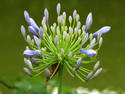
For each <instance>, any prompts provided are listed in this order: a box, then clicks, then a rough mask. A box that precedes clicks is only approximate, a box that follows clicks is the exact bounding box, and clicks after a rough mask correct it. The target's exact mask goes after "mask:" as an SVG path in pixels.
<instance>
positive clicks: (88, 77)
mask: <svg viewBox="0 0 125 94" xmlns="http://www.w3.org/2000/svg"><path fill="white" fill-rule="evenodd" d="M92 74H93V72H90V73H89V74H88V75H87V77H86V81H88V80H89V79H90V78H91V77H92Z"/></svg>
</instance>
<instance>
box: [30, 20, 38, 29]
mask: <svg viewBox="0 0 125 94" xmlns="http://www.w3.org/2000/svg"><path fill="white" fill-rule="evenodd" d="M29 25H30V26H32V27H33V28H34V29H35V30H36V31H39V27H38V26H37V24H36V22H35V21H34V20H33V19H32V18H30V24H29Z"/></svg>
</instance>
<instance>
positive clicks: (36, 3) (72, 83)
mask: <svg viewBox="0 0 125 94" xmlns="http://www.w3.org/2000/svg"><path fill="white" fill-rule="evenodd" d="M58 2H60V3H61V6H62V11H66V12H67V16H69V15H72V12H73V10H74V9H76V10H77V11H78V13H79V14H80V21H81V22H82V24H84V23H85V19H86V16H87V15H88V13H89V12H92V13H93V25H92V27H91V29H90V31H89V32H95V31H96V30H98V29H99V28H101V27H102V26H105V25H110V26H111V27H112V29H111V31H110V32H109V33H108V34H106V35H104V36H103V37H104V42H103V45H102V48H101V51H100V53H99V54H100V57H99V59H100V60H101V64H102V67H103V68H104V70H103V72H102V74H101V75H100V76H99V77H97V78H96V79H93V80H90V81H89V82H88V83H81V81H80V80H79V79H74V78H71V77H70V76H69V75H67V74H65V76H64V81H63V84H64V85H65V86H68V87H77V86H83V87H88V88H90V89H93V88H97V89H100V90H101V89H104V88H111V89H116V90H124V88H125V75H124V72H125V62H124V61H125V12H124V10H125V0H0V79H3V78H6V79H8V78H9V77H10V78H17V77H20V76H22V77H23V75H24V74H23V66H24V61H23V55H22V53H23V50H24V49H25V46H26V43H25V41H24V39H23V37H22V35H21V33H20V26H21V25H22V24H24V25H26V22H25V20H24V16H23V12H24V10H27V11H28V12H29V14H30V16H31V17H33V18H34V20H35V21H36V22H37V24H38V25H39V26H40V24H41V20H42V17H43V11H44V8H46V7H47V8H48V10H49V13H50V20H49V22H50V24H52V22H54V21H56V17H57V14H56V5H57V3H58ZM22 74H23V75H22ZM0 91H2V92H3V93H4V94H10V93H8V92H10V90H8V89H6V88H5V87H4V86H2V85H0Z"/></svg>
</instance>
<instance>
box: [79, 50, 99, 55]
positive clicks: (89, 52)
mask: <svg viewBox="0 0 125 94" xmlns="http://www.w3.org/2000/svg"><path fill="white" fill-rule="evenodd" d="M80 52H82V53H84V54H85V55H87V56H89V57H93V56H95V55H96V54H97V53H96V51H95V50H93V49H89V50H84V49H80Z"/></svg>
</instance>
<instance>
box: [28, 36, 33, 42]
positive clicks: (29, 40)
mask: <svg viewBox="0 0 125 94" xmlns="http://www.w3.org/2000/svg"><path fill="white" fill-rule="evenodd" d="M27 41H28V43H32V40H31V38H30V36H29V35H27Z"/></svg>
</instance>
